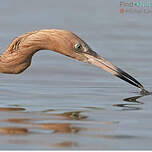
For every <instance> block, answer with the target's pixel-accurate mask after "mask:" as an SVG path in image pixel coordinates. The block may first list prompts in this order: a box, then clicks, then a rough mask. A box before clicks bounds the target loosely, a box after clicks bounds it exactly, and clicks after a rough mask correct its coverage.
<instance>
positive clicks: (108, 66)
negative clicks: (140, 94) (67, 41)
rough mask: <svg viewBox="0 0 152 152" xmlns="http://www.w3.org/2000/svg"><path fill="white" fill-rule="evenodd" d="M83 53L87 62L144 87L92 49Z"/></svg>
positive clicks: (139, 86)
mask: <svg viewBox="0 0 152 152" xmlns="http://www.w3.org/2000/svg"><path fill="white" fill-rule="evenodd" d="M84 55H85V56H86V57H87V59H88V63H90V64H92V65H95V66H97V67H99V68H101V69H104V70H105V71H107V72H109V73H111V74H112V75H115V76H117V77H119V78H120V79H122V80H124V81H126V82H128V83H130V84H132V85H134V86H136V87H138V88H141V89H142V90H144V87H143V86H142V85H141V84H140V83H139V82H138V81H137V80H136V79H135V78H133V77H132V76H131V75H129V74H128V73H126V72H124V71H123V70H121V69H120V68H118V67H116V66H114V65H113V64H112V63H110V62H109V61H107V60H105V59H104V58H103V57H101V56H99V55H97V54H96V53H95V52H94V51H89V53H88V54H87V53H86V54H84Z"/></svg>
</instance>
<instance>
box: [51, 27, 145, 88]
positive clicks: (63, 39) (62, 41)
mask: <svg viewBox="0 0 152 152" xmlns="http://www.w3.org/2000/svg"><path fill="white" fill-rule="evenodd" d="M51 35H52V36H51V37H54V39H55V40H53V42H52V43H50V47H49V48H48V49H50V50H54V51H56V52H58V53H61V54H64V55H66V56H69V57H71V58H74V59H76V60H78V61H82V62H86V63H89V64H92V65H94V66H97V67H99V68H101V69H103V70H105V71H107V72H109V73H111V74H112V75H115V76H117V77H119V78H120V79H122V80H124V81H126V82H128V83H130V84H132V85H134V86H136V87H138V88H141V89H143V86H142V85H141V84H140V83H139V82H138V81H137V80H136V79H135V78H133V77H132V76H130V75H129V74H127V73H126V72H124V71H123V70H121V69H120V68H118V67H116V66H114V65H113V64H112V63H110V62H109V61H107V60H106V59H104V58H103V57H101V56H100V55H98V54H97V53H96V52H95V51H93V50H92V49H91V48H90V47H89V45H88V44H87V43H85V42H84V41H83V40H82V39H80V38H79V37H78V36H77V35H75V34H74V33H72V32H69V31H65V30H53V32H51ZM50 40H51V39H50Z"/></svg>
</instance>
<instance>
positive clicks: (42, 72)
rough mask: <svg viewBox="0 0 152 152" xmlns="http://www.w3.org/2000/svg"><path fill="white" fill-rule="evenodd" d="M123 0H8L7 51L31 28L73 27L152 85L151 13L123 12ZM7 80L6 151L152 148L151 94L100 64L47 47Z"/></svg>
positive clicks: (1, 8) (3, 9)
mask: <svg viewBox="0 0 152 152" xmlns="http://www.w3.org/2000/svg"><path fill="white" fill-rule="evenodd" d="M119 3H120V1H107V0H94V1H87V0H83V1H80V0H77V1H68V0H67V1H59V0H56V1H53V0H45V1H40V0H31V1H30V2H25V1H24V2H23V1H20V0H14V1H11V0H5V1H3V2H1V5H0V33H1V34H0V47H1V52H2V51H3V50H4V49H5V48H6V46H7V45H8V43H9V42H10V41H11V39H12V38H13V37H16V36H18V35H20V34H22V33H24V32H29V31H33V30H38V29H43V28H62V29H67V30H70V31H73V32H74V33H76V34H77V35H79V36H80V37H81V38H82V39H84V40H85V41H86V42H88V43H89V45H90V46H91V48H92V49H94V50H95V51H96V52H98V53H99V54H100V55H102V56H104V57H106V58H107V59H108V60H110V61H111V62H112V63H113V64H115V65H117V66H118V67H120V68H122V69H124V70H125V71H127V72H129V73H130V74H132V75H133V76H134V77H136V78H137V79H138V80H139V81H140V82H141V83H142V84H143V85H144V86H145V88H146V89H148V90H152V89H151V86H152V78H151V76H152V70H151V67H152V62H151V57H152V51H151V48H152V44H151V39H152V32H151V27H152V20H151V15H150V14H149V15H143V14H120V13H119V9H120V6H119ZM0 83H1V85H0V92H1V95H0V115H1V117H0V137H1V138H0V149H3V150H6V149H7V150H8V149H13V150H19V149H22V150H28V149H31V150H32V149H37V150H42V149H45V150H49V149H55V150H56V149H59V150H61V149H68V150H70V149H89V150H90V149H96V150H99V149H100V150H101V149H102V150H107V149H108V150H116V149H118V150H122V149H124V150H130V149H133V150H134V149H136V150H146V149H152V148H151V141H152V117H151V116H152V110H151V109H152V102H151V99H152V97H151V96H144V97H140V98H138V96H140V93H139V91H140V90H139V89H137V88H135V87H133V86H131V85H129V84H127V83H126V82H123V81H122V80H120V79H118V78H116V77H114V76H111V75H110V74H108V73H106V72H104V71H102V70H101V69H98V68H96V67H93V66H91V65H87V64H84V63H81V62H76V61H73V60H72V59H70V58H68V57H65V56H62V55H60V54H57V53H54V52H50V51H47V50H44V51H40V52H38V53H37V54H36V55H34V57H33V61H32V66H31V67H30V68H29V69H27V70H26V71H25V72H23V73H21V74H19V75H7V74H1V76H0ZM130 97H134V100H131V101H130V100H129V101H124V99H125V98H130ZM136 98H137V99H136Z"/></svg>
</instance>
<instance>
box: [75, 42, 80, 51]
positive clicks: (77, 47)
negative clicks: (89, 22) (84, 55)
mask: <svg viewBox="0 0 152 152" xmlns="http://www.w3.org/2000/svg"><path fill="white" fill-rule="evenodd" d="M74 49H75V51H78V50H79V49H81V44H80V43H77V44H75V45H74Z"/></svg>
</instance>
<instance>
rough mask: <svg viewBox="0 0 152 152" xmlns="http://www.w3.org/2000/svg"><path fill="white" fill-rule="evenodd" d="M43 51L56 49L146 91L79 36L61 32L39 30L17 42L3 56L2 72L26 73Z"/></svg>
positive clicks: (0, 60)
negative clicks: (35, 56) (33, 58)
mask: <svg viewBox="0 0 152 152" xmlns="http://www.w3.org/2000/svg"><path fill="white" fill-rule="evenodd" d="M39 50H52V51H55V52H58V53H61V54H63V55H66V56H68V57H71V58H73V59H75V60H78V61H82V62H86V63H89V64H92V65H95V66H97V67H99V68H101V69H104V70H105V71H107V72H109V73H111V74H112V75H115V76H117V77H119V78H120V79H123V80H125V81H127V82H128V83H130V84H132V85H134V86H136V87H138V88H141V89H142V90H144V88H143V86H142V85H141V84H140V83H139V82H138V81H137V80H136V79H135V78H133V77H132V76H130V75H129V74H127V73H126V72H124V71H122V70H121V69H120V68H118V67H116V66H114V65H113V64H111V63H110V62H109V61H107V60H105V59H104V58H103V57H101V56H99V55H98V54H97V53H96V52H94V51H93V50H92V49H91V48H90V47H89V46H88V45H87V44H86V43H85V42H84V41H83V40H82V39H80V38H79V37H78V36H77V35H75V34H74V33H72V32H69V31H66V30H60V29H43V30H38V31H34V32H29V33H25V34H23V35H21V36H19V37H17V38H15V39H13V40H12V42H11V43H10V45H9V46H8V48H7V49H6V50H5V51H4V52H3V53H2V54H0V72H1V73H7V74H18V73H21V72H23V71H24V70H25V69H26V68H28V67H29V66H30V64H31V60H32V56H33V55H34V53H36V52H37V51H39Z"/></svg>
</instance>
